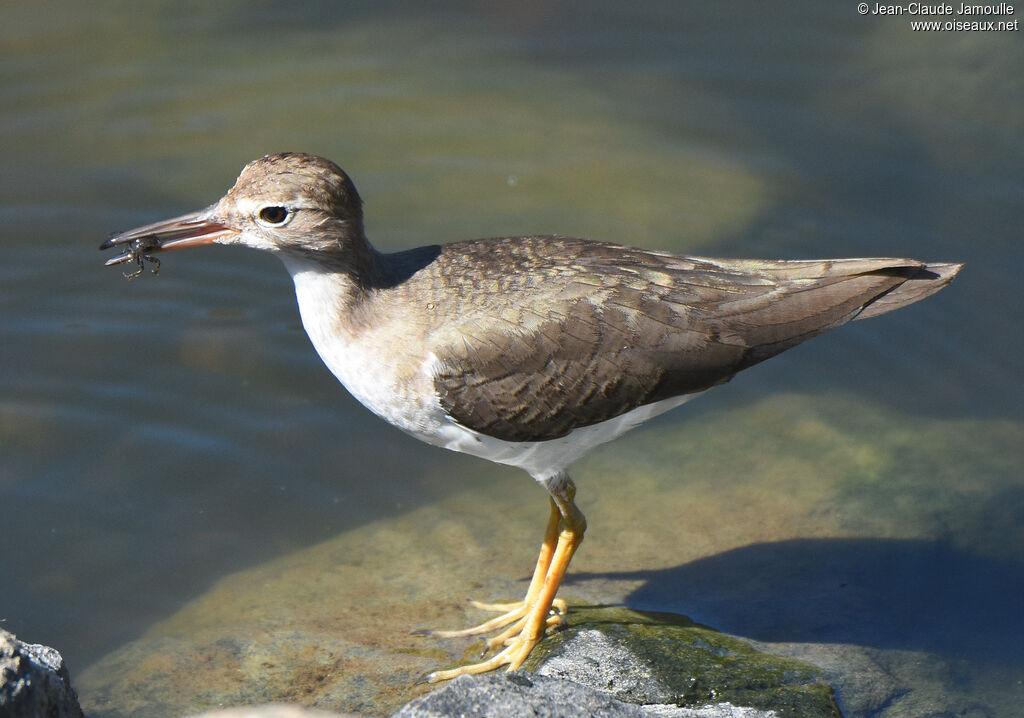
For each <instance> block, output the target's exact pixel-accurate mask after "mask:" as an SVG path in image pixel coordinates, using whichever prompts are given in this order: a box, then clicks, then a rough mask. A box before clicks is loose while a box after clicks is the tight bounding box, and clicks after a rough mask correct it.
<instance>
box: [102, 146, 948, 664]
mask: <svg viewBox="0 0 1024 718" xmlns="http://www.w3.org/2000/svg"><path fill="white" fill-rule="evenodd" d="M208 244H220V245H240V246H244V247H250V248H254V249H259V250H264V251H267V252H271V253H273V254H275V255H277V256H278V257H279V258H280V259H281V260H282V261H283V262H284V266H285V268H286V269H287V271H288V272H289V273H290V275H291V277H292V280H293V282H294V285H295V294H296V299H297V301H298V308H299V314H300V316H301V321H302V324H303V327H304V328H305V330H306V333H307V334H308V336H309V339H310V341H311V342H312V345H313V347H314V348H315V349H316V351H317V353H318V354H319V355H320V358H321V359H322V360H323V362H324V363H325V364H326V365H327V367H328V368H329V369H330V371H331V372H332V373H333V374H334V376H335V377H337V379H338V380H339V381H340V382H341V383H342V384H343V385H344V386H345V387H346V389H347V390H348V391H349V392H350V393H351V394H352V395H353V396H354V397H355V398H356V399H358V400H359V401H360V402H361V403H362V404H363V405H365V406H366V407H367V408H368V409H369V410H370V411H372V412H373V413H374V414H376V415H378V416H379V417H382V418H383V419H385V420H387V421H388V422H390V423H391V424H392V425H394V426H395V427H397V428H398V429H400V430H402V431H404V432H406V433H408V434H411V435H412V436H414V437H416V438H418V439H421V440H422V441H425V442H427V443H428V444H433V445H435V446H440V447H444V448H446V449H450V450H453V451H459V452H464V453H467V454H471V455H474V456H477V457H481V458H483V459H487V460H490V461H492V462H497V463H501V464H507V465H512V466H517V467H520V468H522V469H524V470H525V471H526V472H527V473H529V474H530V475H531V476H532V477H533V478H534V479H535V480H536V481H537V482H538V483H539V484H541V486H543V487H544V489H546V490H547V494H548V498H549V502H548V503H549V514H548V521H547V526H546V529H545V532H544V538H543V541H542V543H541V550H540V553H539V556H538V558H537V562H536V564H535V566H534V570H533V574H532V578H531V580H530V583H529V586H528V588H527V590H526V595H525V597H524V598H523V600H522V601H516V602H511V603H483V602H473V605H474V606H476V607H477V608H479V609H482V610H485V611H491V612H495V613H497V614H498V615H497V616H495V617H494V618H492V619H491V620H488V621H485V622H483V623H481V624H479V625H477V626H473V627H471V628H467V629H463V630H453V631H442V630H437V631H428V632H427V633H429V634H430V635H432V636H436V637H439V638H451V637H459V636H483V635H487V634H496V635H493V636H492V637H491V638H490V639H488V640H487V642H486V644H485V656H486V655H487V652H490V654H491V655H490V657H489V658H486V659H482V660H480V661H479V662H477V663H473V664H470V665H464V666H459V667H456V668H453V669H449V670H438V671H434V672H432V673H429V674H427V675H426V676H424V680H425V681H427V682H437V681H442V680H448V679H451V678H454V677H456V676H459V675H462V674H467V673H481V672H485V671H490V670H494V669H498V668H502V667H505V668H506V669H507V670H515V669H517V668H519V667H520V666H521V665H522V663H523V661H524V660H525V659H526V658H527V656H529V654H530V653H531V651H532V650H533V649H534V647H535V646H536V645H537V644H538V642H539V641H540V640H542V639H543V638H544V636H545V635H546V634H548V633H550V632H552V631H554V630H556V629H558V628H560V627H562V626H564V625H565V624H566V613H567V607H566V604H565V602H564V601H563V600H562V599H560V598H558V597H557V592H558V589H559V586H560V584H561V582H562V579H563V577H564V576H565V573H566V570H567V568H568V566H569V563H570V561H571V560H572V557H573V554H574V553H575V552H576V550H577V549H578V548H579V546H580V543H581V541H582V540H583V535H584V532H585V530H586V528H587V522H586V518H585V517H584V515H583V513H582V512H581V511H580V509H579V508H578V507H577V505H576V502H575V497H576V485H575V483H574V482H573V480H572V478H571V477H570V475H569V471H568V469H569V467H570V465H571V464H572V463H573V462H574V461H576V460H577V459H579V458H580V457H582V456H583V455H585V454H586V453H587V452H588V451H590V450H591V449H593V448H594V447H596V446H598V445H600V444H603V443H605V442H608V441H611V440H612V439H615V438H616V437H618V436H620V435H622V434H623V433H625V432H626V431H628V430H629V429H631V428H633V427H636V426H638V425H639V424H641V423H643V422H645V421H647V420H648V419H651V418H652V417H655V416H657V415H659V414H662V413H663V412H666V411H668V410H670V409H673V408H676V407H678V406H680V405H681V404H683V403H685V402H687V401H689V400H690V399H693V398H694V397H696V396H698V395H700V394H702V393H703V392H705V391H707V390H709V389H712V388H714V387H716V386H719V385H721V384H724V383H725V382H728V381H729V380H730V379H731V378H732V377H733V376H734V375H735V374H736V373H737V372H739V371H742V370H743V369H746V368H748V367H751V366H753V365H755V364H757V363H759V362H762V361H764V360H765V359H768V358H770V357H772V356H775V355H776V354H779V353H780V352H783V351H785V350H786V349H789V348H791V347H793V346H796V345H797V344H800V343H801V342H804V341H806V340H808V339H811V338H813V337H816V336H818V335H819V334H822V333H823V332H826V331H828V330H830V329H833V328H835V327H838V326H840V325H842V324H845V323H847V322H850V321H853V320H860V319H867V318H870V317H876V316H879V315H881V314H885V313H887V312H890V311H892V310H894V309H899V308H901V307H904V306H907V305H909V304H912V303H914V302H917V301H919V300H921V299H924V298H925V297H927V296H929V295H931V294H933V293H935V292H937V291H938V290H940V289H942V288H943V287H945V286H946V285H947V284H949V282H950V281H952V279H953V278H954V277H955V276H956V275H957V273H958V272H959V271H960V270H961V268H962V266H963V265H962V264H958V263H940V262H932V263H926V262H921V261H917V260H914V259H894V258H862V259H825V260H776V261H772V260H760V259H713V258H707V257H694V256H680V255H675V254H671V253H668V252H664V251H654V250H645V249H638V248H633V247H629V246H624V245H620V244H613V243H609V242H600V241H590V240H586V239H581V238H577V237H571V236H562V235H530V236H518V237H493V238H487V239H472V240H466V241H456V242H452V243H448V244H444V245H429V246H423V247H419V248H415V249H408V250H404V251H397V252H393V253H386V252H381V251H378V250H377V249H376V248H375V247H374V246H373V245H371V244H370V242H369V240H368V239H367V237H366V232H365V227H364V217H363V201H362V199H361V197H360V196H359V193H358V192H357V191H356V187H355V185H354V184H353V182H352V180H351V179H350V178H349V176H348V175H347V174H346V173H345V172H344V171H343V170H342V169H341V168H340V167H339V166H338V165H336V164H335V163H334V162H332V161H330V160H328V159H325V158H322V157H319V156H316V155H312V154H306V153H296V152H288V153H282V154H274V155H266V156H264V157H262V158H260V159H257V160H254V161H252V162H250V163H248V164H247V165H245V167H244V168H243V169H242V172H241V174H240V175H239V176H238V179H237V181H236V182H235V184H234V186H232V187H231V189H230V190H229V191H228V192H227V194H225V195H224V197H222V198H221V199H220V200H219V201H217V202H216V203H215V204H213V205H211V206H209V207H207V208H205V209H202V210H199V211H196V212H191V213H189V214H185V215H182V216H180V217H175V218H173V219H169V220H165V221H161V222H156V223H154V224H149V225H146V226H143V227H138V228H136V229H132V230H130V231H127V232H122V233H119V234H114V235H112V236H110V237H109V238H108V239H107V240H106V241H104V242H103V243H102V245H101V246H100V249H110V248H115V247H116V248H120V249H121V250H123V251H122V254H120V255H118V256H115V257H114V258H112V259H110V260H109V261H108V262H107V264H108V265H115V264H121V263H127V262H134V263H135V264H137V266H138V269H137V271H136V272H134V273H132V274H130V275H126V276H130V277H132V276H137V275H139V274H140V273H141V272H142V270H143V268H144V263H145V262H153V263H155V265H154V267H153V270H154V272H155V271H156V269H157V267H158V266H159V264H158V262H157V260H156V258H155V257H153V256H152V255H153V254H155V253H158V252H164V251H168V250H174V249H181V248H185V247H193V246H199V245H208Z"/></svg>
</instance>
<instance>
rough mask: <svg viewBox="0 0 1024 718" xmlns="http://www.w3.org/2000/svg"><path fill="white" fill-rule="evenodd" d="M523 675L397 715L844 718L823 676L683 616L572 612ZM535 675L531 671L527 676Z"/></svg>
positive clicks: (494, 676) (501, 677)
mask: <svg viewBox="0 0 1024 718" xmlns="http://www.w3.org/2000/svg"><path fill="white" fill-rule="evenodd" d="M571 615H572V620H573V625H572V627H571V628H569V629H567V630H565V631H563V632H561V633H559V634H558V635H556V636H554V637H552V638H551V639H549V640H547V641H545V642H544V643H542V644H541V645H540V646H538V648H537V649H535V651H534V655H532V656H531V657H530V658H529V659H528V660H527V662H526V663H525V664H524V666H523V667H524V669H525V670H524V671H518V672H513V673H491V674H486V675H480V676H462V677H460V678H458V679H456V680H455V681H452V682H451V683H450V684H448V685H445V686H442V687H441V688H439V689H437V690H435V691H434V692H433V693H430V694H428V695H425V696H421V697H419V698H417V699H415V700H413V701H412V702H410V703H408V704H407V705H405V706H404V707H403V708H402V709H401V710H400V711H399V712H398V713H396V714H395V718H442V717H444V718H448V717H454V716H465V717H466V718H489V717H490V716H513V715H532V716H565V717H566V718H574V717H576V716H579V717H580V718H583V717H584V716H587V717H589V716H609V717H611V718H619V717H622V718H655V717H658V718H769V717H772V716H783V715H784V716H800V717H801V718H838V717H839V710H838V708H837V707H836V704H835V702H834V701H833V699H832V689H831V687H830V686H828V685H827V684H825V683H823V682H822V681H821V675H822V671H821V669H819V668H816V667H815V666H812V665H811V664H809V663H805V662H803V661H799V660H795V659H792V658H786V657H782V656H775V655H771V654H768V653H762V652H760V651H757V650H755V649H754V648H753V647H751V646H750V645H749V644H747V643H746V642H744V641H741V640H738V639H736V638H732V637H730V636H726V635H725V634H722V633H719V632H718V631H715V630H713V629H711V628H707V627H705V626H700V625H698V624H695V623H693V622H692V621H690V620H689V619H687V618H686V617H684V616H678V615H673V614H658V613H644V612H639V611H631V610H629V609H626V608H617V607H608V606H604V607H591V606H573V607H572V608H571ZM527 671H529V672H527Z"/></svg>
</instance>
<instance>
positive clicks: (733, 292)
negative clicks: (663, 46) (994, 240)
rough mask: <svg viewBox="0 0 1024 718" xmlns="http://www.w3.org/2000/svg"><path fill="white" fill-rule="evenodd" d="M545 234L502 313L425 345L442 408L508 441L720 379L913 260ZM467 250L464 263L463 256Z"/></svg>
mask: <svg viewBox="0 0 1024 718" xmlns="http://www.w3.org/2000/svg"><path fill="white" fill-rule="evenodd" d="M545 240H546V241H548V242H552V241H558V242H561V243H562V246H560V247H558V248H557V249H558V254H557V258H553V257H552V256H545V255H544V252H545V250H547V249H549V247H548V246H547V245H543V244H541V245H539V247H538V248H537V249H536V250H535V252H536V254H537V256H536V263H537V269H536V271H537V272H538V276H536V277H530V276H520V277H519V279H518V280H517V284H516V285H515V286H512V287H505V290H504V291H503V293H502V296H501V301H502V302H504V303H505V304H506V306H507V310H506V311H504V312H502V313H501V314H502V318H501V319H500V320H498V321H494V320H492V319H491V318H490V317H493V316H494V314H495V313H494V311H493V308H489V309H485V310H482V311H480V312H479V313H474V312H472V311H470V312H468V313H467V316H466V317H465V318H464V319H463V321H461V322H459V323H458V324H457V335H458V339H457V340H453V341H451V342H450V343H448V344H445V345H442V346H439V347H437V349H436V350H435V355H436V356H437V357H438V359H439V360H440V365H439V367H438V369H437V371H436V374H435V380H434V385H435V388H436V390H437V392H438V396H439V398H440V402H441V406H442V407H443V408H444V410H445V411H446V412H447V413H448V414H449V415H450V416H451V417H452V418H453V419H454V420H455V421H457V422H458V423H460V424H462V425H463V426H466V427H469V428H471V429H473V430H475V431H479V432H481V433H483V434H487V435H489V436H493V437H496V438H499V439H504V440H506V441H539V440H547V439H553V438H557V437H560V436H565V435H566V434H568V433H569V432H571V431H572V430H573V429H576V428H578V427H581V426H587V425H591V424H596V423H599V422H601V421H605V420H607V419H611V418H613V417H616V416H619V415H621V414H623V413H625V412H627V411H630V410H631V409H635V408H637V407H639V406H642V405H644V404H648V403H651V402H655V401H659V400H661V399H667V398H670V397H673V396H677V395H681V394H687V393H693V392H698V391H702V390H704V389H707V388H709V387H712V386H714V385H716V384H720V383H722V382H725V381H728V380H729V379H730V378H731V377H732V376H733V375H734V374H735V373H736V372H738V371H740V370H742V369H745V368H747V367H749V366H751V365H753V364H756V363H757V362H760V361H763V360H764V359H767V358H769V357H771V356H774V355H775V354H778V353H779V352H781V351H784V350H785V349H788V348H790V347H792V346H795V345H796V344H799V343H800V342H802V341H805V340H807V339H809V338H811V337H813V336H816V335H817V334H820V333H821V332H823V331H826V330H828V329H830V328H832V327H835V326H838V325H840V324H843V323H845V322H847V321H849V320H850V319H852V318H854V317H855V316H856V315H857V313H858V312H859V311H861V308H862V307H864V305H866V304H869V303H870V302H872V301H874V300H876V299H879V298H880V297H883V298H884V297H885V295H886V293H888V292H890V291H892V290H893V289H895V288H896V287H899V286H900V285H902V284H903V283H904V282H906V281H907V280H908V278H909V277H912V276H914V275H915V274H917V273H918V272H920V270H921V267H922V265H921V264H920V263H919V262H915V261H913V260H835V261H820V262H761V261H744V260H733V261H729V260H707V259H700V258H687V257H674V256H671V255H667V254H663V253H657V252H645V251H642V250H633V249H626V248H623V247H618V246H614V245H604V244H598V243H588V242H583V241H582V240H571V239H564V238H561V239H558V240H553V239H552V238H537V239H536V241H537V242H538V243H540V242H542V241H545ZM492 241H493V242H497V243H499V244H497V245H494V246H490V247H487V248H486V249H487V251H488V253H489V255H490V258H491V259H493V255H494V253H495V252H497V253H499V255H500V252H501V251H503V249H504V245H502V244H500V243H501V242H502V241H503V240H492ZM520 241H522V240H521V239H520ZM466 248H467V247H466V245H465V244H463V245H462V246H461V247H460V250H461V259H460V261H461V262H462V263H465V262H467V261H470V262H471V261H472V257H471V256H470V257H469V258H468V259H467V256H466ZM527 250H529V247H527ZM515 251H516V252H517V255H516V256H515V257H510V258H509V263H510V264H512V265H514V269H515V271H518V272H520V273H527V274H529V273H530V272H533V271H535V270H534V268H533V267H532V266H531V263H530V261H528V260H529V256H530V255H527V258H526V259H524V258H523V256H520V254H519V253H522V252H523V251H524V250H523V249H522V247H518V248H517V249H516V250H515ZM553 262H554V263H555V264H556V267H555V269H553V268H552V263H553ZM559 267H560V268H561V271H559ZM954 273H955V272H954ZM541 274H542V275H543V276H541ZM950 278H951V277H950ZM947 281H948V280H947ZM944 283H945V282H943V284H944ZM928 293H930V292H928ZM917 298H920V297H917ZM879 301H882V300H881V299H879ZM909 301H916V299H909V300H908V301H905V302H903V303H909ZM893 304H894V305H895V302H893ZM890 308H895V306H893V307H889V308H887V309H885V310H886V311H888V309H890ZM517 317H518V319H517Z"/></svg>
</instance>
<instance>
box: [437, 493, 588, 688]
mask: <svg viewBox="0 0 1024 718" xmlns="http://www.w3.org/2000/svg"><path fill="white" fill-rule="evenodd" d="M548 491H549V492H550V493H551V518H550V520H549V521H548V528H547V531H546V532H545V535H544V543H543V544H541V549H540V556H539V557H538V558H537V566H536V568H535V569H534V572H533V578H532V579H531V580H530V587H529V589H527V592H526V598H525V599H523V601H522V602H521V603H512V604H476V605H478V606H480V607H482V608H485V609H488V610H498V611H504V613H503V614H502V615H501V616H498V617H496V618H493V619H491V620H490V621H487V622H485V623H482V624H480V625H479V626H474V627H473V628H469V629H465V630H463V631H432V632H430V633H431V635H434V636H440V637H457V636H472V635H478V634H481V633H487V632H490V631H493V630H497V629H499V628H505V630H504V631H503V632H502V633H501V634H499V635H498V636H495V637H494V638H492V639H491V640H490V641H488V642H487V648H488V649H491V648H495V647H497V646H502V645H503V646H505V648H504V649H503V650H502V651H500V652H499V653H497V654H496V655H494V656H493V657H491V658H490V659H488V660H486V661H483V662H481V663H475V664H473V665H469V666H462V667H460V668H454V669H452V670H448V671H435V672H434V673H430V674H429V675H427V676H425V677H424V678H423V680H425V681H427V682H430V683H435V682H437V681H446V680H450V679H452V678H455V677H456V676H460V675H463V674H465V673H485V672H487V671H492V670H494V669H495V668H500V667H501V666H508V670H510V671H513V670H515V669H517V668H519V666H521V665H522V663H523V661H524V660H526V657H527V656H529V655H530V651H532V650H533V647H534V646H536V645H537V643H538V642H539V641H540V639H541V637H542V636H543V635H544V633H545V631H546V630H547V629H548V628H550V627H553V626H558V625H561V624H563V623H564V618H563V617H562V615H564V613H565V602H564V601H562V600H561V599H557V598H555V594H556V593H557V592H558V587H559V586H560V585H561V583H562V578H563V577H564V576H565V572H566V569H568V567H569V562H570V561H571V560H572V557H573V554H574V553H576V549H577V548H579V545H580V543H581V542H582V541H583V533H584V531H585V530H586V528H587V520H586V518H584V516H583V513H582V512H581V511H580V510H579V509H578V508H577V507H576V504H575V503H574V501H573V499H574V498H575V495H576V486H575V485H574V484H573V483H572V481H571V480H570V479H569V477H568V476H566V475H564V474H561V475H559V476H557V477H555V478H554V479H552V480H551V481H549V482H548ZM552 606H555V607H556V608H557V609H558V610H559V611H560V613H561V614H562V615H558V616H551V615H550V613H551V608H552Z"/></svg>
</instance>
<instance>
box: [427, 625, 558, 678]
mask: <svg viewBox="0 0 1024 718" xmlns="http://www.w3.org/2000/svg"><path fill="white" fill-rule="evenodd" d="M558 618H561V617H560V616H559V617H558ZM517 624H523V625H525V624H526V618H525V617H524V618H523V619H522V620H521V621H517V623H516V624H514V625H517ZM539 641H540V636H539V635H535V636H533V637H530V636H527V635H526V631H524V630H520V631H519V632H518V633H517V634H516V635H515V636H514V637H512V638H509V639H508V640H507V641H506V646H505V648H504V650H502V651H501V652H500V653H497V654H495V655H494V656H493V657H491V658H489V659H487V660H486V661H481V662H480V663H473V664H471V665H468V666H460V667H458V668H452V669H451V670H447V671H434V672H433V673H428V674H427V675H425V676H423V678H421V679H420V680H419V682H421V683H437V682H439V681H450V680H451V679H452V678H457V677H458V676H462V675H466V674H469V673H486V672H487V671H493V670H494V669H496V668H501V667H502V666H508V670H510V671H514V670H515V669H517V668H519V666H521V665H522V664H523V661H525V660H526V657H527V656H529V655H530V651H532V650H533V647H534V646H536V645H537V643H538V642H539Z"/></svg>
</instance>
